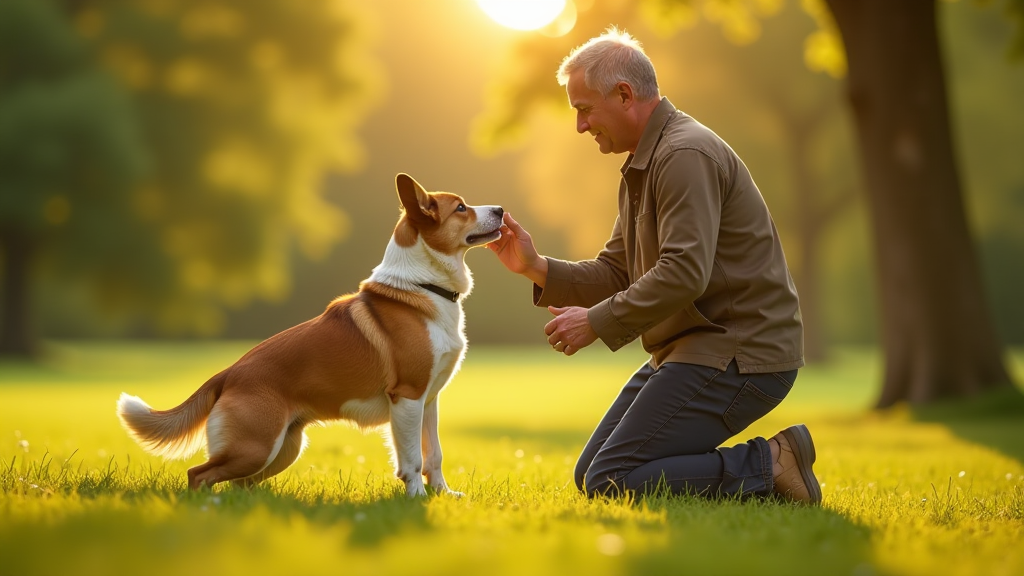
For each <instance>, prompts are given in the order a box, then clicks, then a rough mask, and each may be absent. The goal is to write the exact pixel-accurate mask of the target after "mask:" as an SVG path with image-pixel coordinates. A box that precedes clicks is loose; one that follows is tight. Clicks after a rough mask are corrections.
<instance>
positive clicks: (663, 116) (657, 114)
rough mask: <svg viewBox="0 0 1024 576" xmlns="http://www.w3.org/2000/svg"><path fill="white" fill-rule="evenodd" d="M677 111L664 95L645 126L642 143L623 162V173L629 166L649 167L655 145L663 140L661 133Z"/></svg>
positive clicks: (641, 168) (641, 137) (640, 168)
mask: <svg viewBox="0 0 1024 576" xmlns="http://www.w3.org/2000/svg"><path fill="white" fill-rule="evenodd" d="M675 113H676V107H675V106H673V105H672V103H671V102H669V101H668V98H666V97H664V96H662V98H661V102H660V103H658V106H657V107H656V108H655V109H654V112H653V113H652V114H651V117H650V118H649V119H648V120H647V126H645V127H644V133H643V135H641V136H640V143H639V144H637V146H636V152H635V153H633V154H630V155H629V157H628V158H626V161H625V162H624V163H623V164H622V168H620V170H621V172H622V173H623V174H625V173H626V170H627V169H628V168H636V169H637V170H643V169H645V168H647V165H648V164H649V163H650V161H651V156H652V155H653V154H654V147H655V146H657V145H658V141H659V140H661V133H662V131H663V130H664V129H665V125H666V124H668V121H669V120H670V119H671V118H672V116H674V115H675Z"/></svg>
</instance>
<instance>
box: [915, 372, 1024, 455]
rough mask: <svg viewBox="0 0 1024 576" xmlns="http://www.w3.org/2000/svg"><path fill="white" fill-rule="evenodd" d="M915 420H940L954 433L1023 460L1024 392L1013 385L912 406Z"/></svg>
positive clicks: (937, 422) (936, 421)
mask: <svg viewBox="0 0 1024 576" xmlns="http://www.w3.org/2000/svg"><path fill="white" fill-rule="evenodd" d="M911 413H912V414H913V416H914V418H915V419H916V420H919V421H922V422H931V423H936V424H943V425H945V426H947V427H949V429H950V430H951V431H952V432H953V433H954V434H956V435H957V436H959V437H961V438H963V439H964V440H968V441H970V442H974V443H976V444H981V445H984V446H988V447H989V448H992V449H994V450H998V451H999V452H1002V453H1003V454H1005V455H1007V456H1010V457H1011V458H1015V459H1016V460H1018V461H1021V462H1024V393H1021V392H1020V391H1019V390H1018V389H1016V388H1008V389H1004V390H998V391H995V392H990V393H988V394H983V395H980V396H976V397H974V398H961V399H956V400H947V401H942V402H936V403H934V404H930V405H927V406H919V407H914V408H912V409H911Z"/></svg>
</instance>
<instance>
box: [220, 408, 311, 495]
mask: <svg viewBox="0 0 1024 576" xmlns="http://www.w3.org/2000/svg"><path fill="white" fill-rule="evenodd" d="M305 428H306V422H305V421H304V420H296V421H295V422H292V423H291V425H290V426H288V429H287V430H285V431H284V438H283V441H282V442H281V449H280V450H278V452H277V456H276V457H274V460H273V461H272V462H271V463H270V464H269V465H268V466H267V467H266V468H264V469H263V470H260V471H259V472H257V473H256V474H254V475H253V476H249V477H248V478H242V479H239V480H235V481H234V483H235V485H237V486H246V487H248V486H252V485H254V484H256V483H258V482H262V481H264V480H266V479H267V478H270V477H271V476H274V475H276V474H280V473H281V472H283V471H284V470H285V468H287V467H289V466H291V465H292V463H293V462H295V460H296V459H297V458H298V457H299V455H300V454H302V451H303V450H304V449H305V448H306V443H307V441H308V439H307V438H306V433H305V432H303V430H304V429H305Z"/></svg>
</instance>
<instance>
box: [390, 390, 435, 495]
mask: <svg viewBox="0 0 1024 576" xmlns="http://www.w3.org/2000/svg"><path fill="white" fill-rule="evenodd" d="M425 397H426V394H424V395H423V397H421V398H420V399H419V400H411V399H409V398H401V397H399V398H398V400H397V401H395V402H392V404H391V442H392V444H394V447H393V448H394V450H395V475H397V476H398V477H399V478H400V479H401V480H402V482H405V493H406V494H407V495H408V496H411V497H412V496H426V495H427V491H426V490H425V489H424V488H423V456H422V454H421V453H420V430H421V427H422V425H423V400H424V398H425Z"/></svg>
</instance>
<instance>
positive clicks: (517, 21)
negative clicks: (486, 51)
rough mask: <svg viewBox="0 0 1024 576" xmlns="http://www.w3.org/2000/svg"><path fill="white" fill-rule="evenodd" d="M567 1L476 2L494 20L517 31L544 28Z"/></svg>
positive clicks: (480, 0)
mask: <svg viewBox="0 0 1024 576" xmlns="http://www.w3.org/2000/svg"><path fill="white" fill-rule="evenodd" d="M565 1H566V0H476V2H477V4H478V5H479V6H480V9H481V10H483V11H484V13H485V14H487V15H488V16H490V17H491V19H492V20H494V21H495V22H497V23H498V24H501V25H502V26H505V27H507V28H513V29H515V30H536V29H538V28H543V27H544V26H547V25H548V24H550V23H551V22H553V21H554V20H555V18H557V17H558V15H559V14H561V13H562V10H564V9H565Z"/></svg>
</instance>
